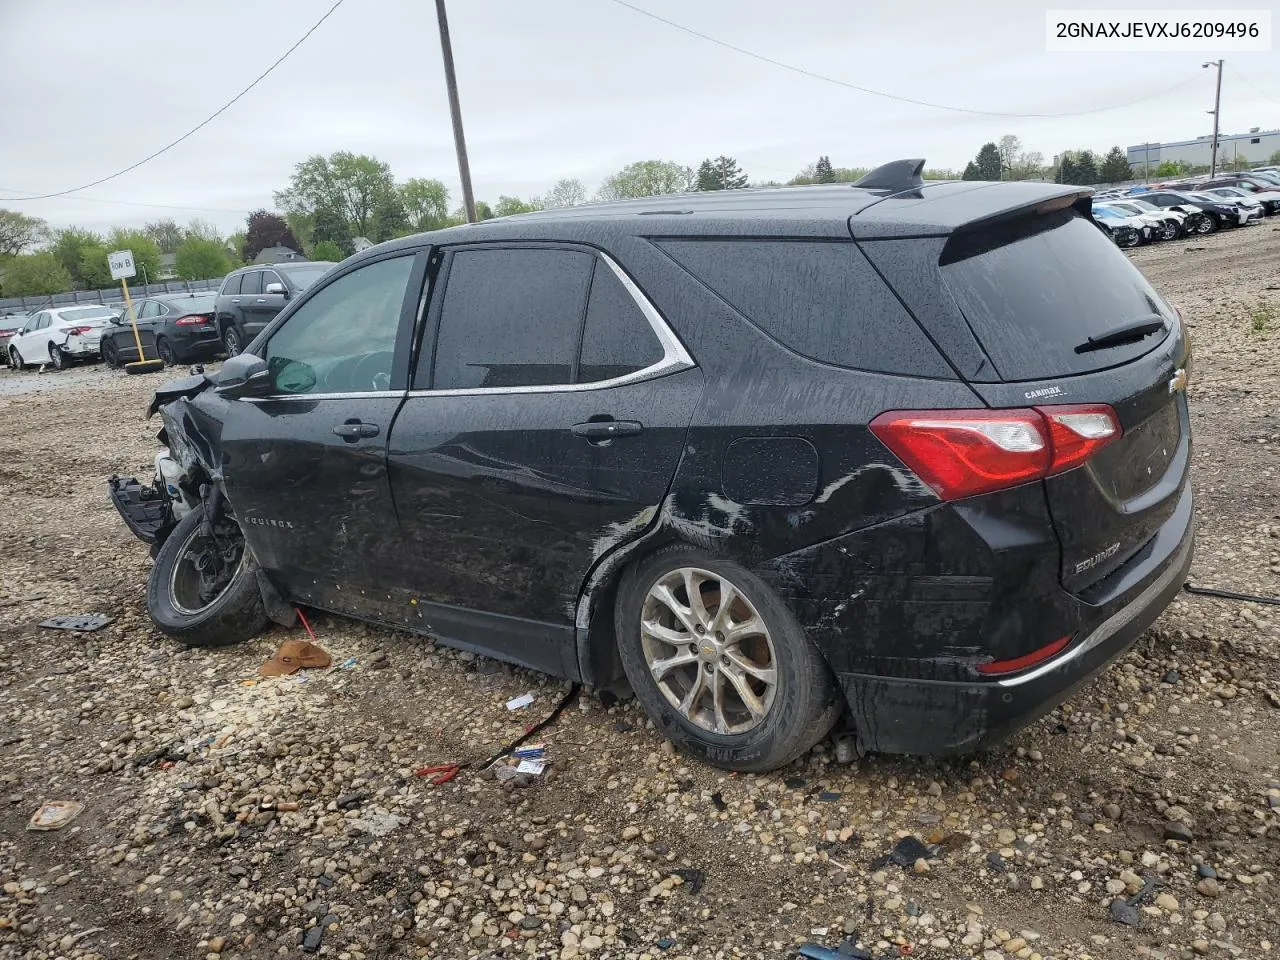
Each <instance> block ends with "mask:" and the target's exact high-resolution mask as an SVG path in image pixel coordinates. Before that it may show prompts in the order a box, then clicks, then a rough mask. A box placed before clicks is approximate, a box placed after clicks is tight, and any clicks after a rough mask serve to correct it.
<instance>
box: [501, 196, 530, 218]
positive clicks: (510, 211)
mask: <svg viewBox="0 0 1280 960" xmlns="http://www.w3.org/2000/svg"><path fill="white" fill-rule="evenodd" d="M541 209H542V203H541V202H540V201H539V200H538V199H537V198H536V197H535V198H534V199H532V200H521V199H520V198H519V197H505V196H504V197H498V202H497V203H496V204H495V205H494V208H493V215H494V216H495V217H510V216H512V215H514V214H517V213H533V211H535V210H541Z"/></svg>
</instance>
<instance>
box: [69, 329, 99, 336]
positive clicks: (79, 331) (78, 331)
mask: <svg viewBox="0 0 1280 960" xmlns="http://www.w3.org/2000/svg"><path fill="white" fill-rule="evenodd" d="M92 329H93V327H70V328H68V330H67V336H69V337H78V336H80V334H82V333H88V332H89V331H90V330H92Z"/></svg>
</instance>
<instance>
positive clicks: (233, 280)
mask: <svg viewBox="0 0 1280 960" xmlns="http://www.w3.org/2000/svg"><path fill="white" fill-rule="evenodd" d="M243 279H244V274H243V273H233V274H232V275H231V276H229V277H227V279H226V280H225V281H223V284H222V290H221V291H220V292H219V294H218V295H219V296H223V297H230V296H235V295H237V294H238V293H239V292H240V281H241V280H243Z"/></svg>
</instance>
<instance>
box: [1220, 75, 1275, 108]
mask: <svg viewBox="0 0 1280 960" xmlns="http://www.w3.org/2000/svg"><path fill="white" fill-rule="evenodd" d="M1227 69H1229V70H1230V71H1231V72H1232V73H1233V74H1235V75H1236V76H1237V77H1239V78H1240V79H1241V80H1243V81H1244V82H1245V83H1246V84H1247V85H1248V87H1249V89H1250V90H1252V91H1253V92H1254V93H1256V94H1257V95H1258V96H1260V97H1262V98H1263V99H1264V100H1270V101H1271V102H1272V103H1274V104H1276V105H1277V106H1280V100H1277V99H1276V98H1275V97H1273V96H1271V94H1269V93H1263V91H1262V88H1261V87H1256V86H1254V84H1253V81H1252V80H1250V79H1249V77H1248V76H1247V75H1245V74H1244V73H1241V72H1240V69H1239V68H1238V67H1236V66H1234V65H1233V66H1231V67H1228V68H1227Z"/></svg>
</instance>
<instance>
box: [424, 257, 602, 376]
mask: <svg viewBox="0 0 1280 960" xmlns="http://www.w3.org/2000/svg"><path fill="white" fill-rule="evenodd" d="M594 261H595V258H594V257H593V256H591V255H590V254H587V253H580V252H577V251H571V250H554V249H540V248H529V249H510V248H501V249H490V250H459V251H458V252H456V253H454V254H453V258H452V261H451V263H450V266H449V272H448V277H447V279H446V283H445V290H444V300H443V302H442V304H441V308H440V318H439V333H438V335H437V337H436V346H435V367H434V370H435V374H434V378H433V380H432V386H433V387H434V388H435V389H437V390H456V389H466V388H475V387H497V388H500V387H523V386H546V385H555V384H567V383H572V382H573V367H574V363H575V361H576V359H577V356H578V344H579V338H580V336H581V333H582V323H583V315H584V312H585V310H586V306H587V288H588V286H589V284H590V282H591V271H592V268H593V266H594ZM418 379H419V383H418V384H417V385H418V386H425V383H423V382H421V381H424V380H425V377H421V376H420V377H419V378H418Z"/></svg>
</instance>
